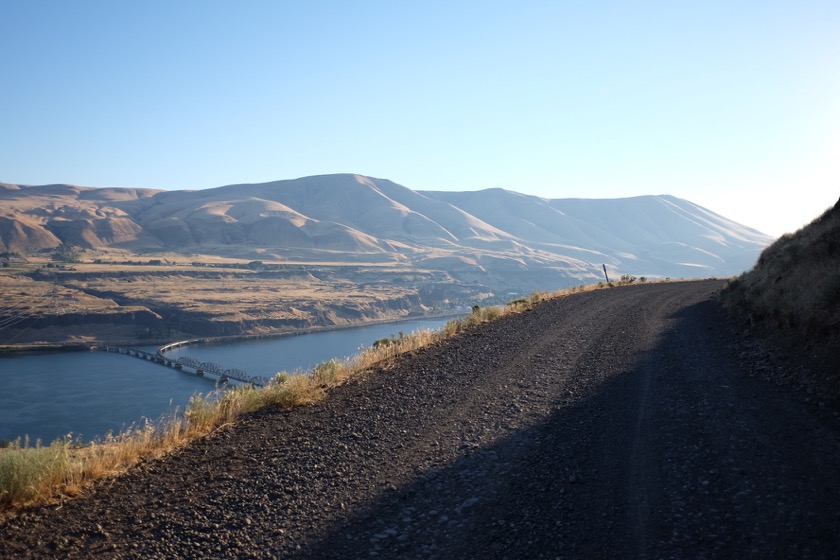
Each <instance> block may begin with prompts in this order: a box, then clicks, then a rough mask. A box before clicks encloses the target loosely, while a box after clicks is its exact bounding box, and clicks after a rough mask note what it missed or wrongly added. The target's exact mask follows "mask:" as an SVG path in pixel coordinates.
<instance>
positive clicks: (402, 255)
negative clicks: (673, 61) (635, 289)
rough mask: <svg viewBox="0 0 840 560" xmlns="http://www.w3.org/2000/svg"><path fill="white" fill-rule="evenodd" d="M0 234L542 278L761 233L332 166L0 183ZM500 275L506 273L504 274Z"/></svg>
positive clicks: (691, 269)
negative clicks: (245, 178)
mask: <svg viewBox="0 0 840 560" xmlns="http://www.w3.org/2000/svg"><path fill="white" fill-rule="evenodd" d="M0 219H2V220H3V221H2V222H0V247H2V248H4V249H5V250H7V251H15V252H22V253H34V252H37V251H42V250H45V249H51V248H54V247H56V246H58V245H59V244H61V243H68V244H73V245H79V246H82V247H89V248H105V247H116V248H121V249H128V250H132V251H136V252H150V251H151V252H154V251H161V250H167V251H179V252H190V253H198V254H211V255H223V256H226V257H238V258H242V259H251V258H254V256H255V255H259V256H260V258H267V259H271V260H277V261H285V262H299V261H330V262H347V263H358V262H378V263H383V262H392V263H403V264H404V263H406V262H408V263H414V264H415V265H418V266H447V265H448V264H452V265H454V266H455V267H456V268H457V269H459V270H462V274H463V275H465V276H464V277H465V278H466V277H469V279H470V281H474V280H475V278H476V275H478V276H482V277H486V278H485V279H486V280H487V281H488V282H491V283H492V282H494V281H495V282H497V283H500V284H505V285H507V284H509V283H510V282H511V281H513V282H516V283H519V284H520V286H519V287H521V288H526V289H537V288H538V289H544V288H556V287H558V286H563V285H568V284H574V283H581V282H587V281H592V280H596V279H599V278H601V277H602V270H601V266H602V265H603V264H606V265H607V267H608V269H611V272H612V273H613V274H615V275H619V274H632V275H636V276H643V275H644V276H649V277H657V276H660V277H665V276H671V277H698V276H719V275H732V274H736V273H739V272H741V271H742V270H744V269H746V268H747V267H749V266H750V265H751V264H752V263H754V262H755V259H756V258H757V256H758V253H759V252H760V250H761V249H762V248H763V247H764V246H766V244H767V243H769V242H770V238H769V237H767V236H766V235H763V234H761V233H759V232H757V231H755V230H751V229H749V228H746V227H744V226H741V225H740V224H736V223H734V222H732V221H730V220H726V219H725V218H723V217H721V216H718V215H716V214H714V213H712V212H710V211H708V210H706V209H703V208H701V207H699V206H697V205H694V204H692V203H690V202H688V201H684V200H680V199H676V198H673V197H667V196H658V197H653V196H651V197H637V198H629V199H617V200H548V199H543V198H539V197H533V196H527V195H522V194H519V193H515V192H511V191H505V190H501V189H491V190H486V191H479V192H470V193H452V192H417V191H413V190H411V189H408V188H406V187H403V186H401V185H398V184H396V183H393V182H391V181H387V180H382V179H374V178H370V177H364V176H360V175H350V174H339V175H325V176H316V177H304V178H301V179H295V180H288V181H275V182H271V183H262V184H253V185H245V184H243V185H229V186H225V187H218V188H213V189H205V190H199V191H155V190H150V189H115V188H105V189H95V188H89V187H75V186H72V185H47V186H41V187H27V186H18V185H4V186H3V188H2V189H0ZM512 279H513V280H512Z"/></svg>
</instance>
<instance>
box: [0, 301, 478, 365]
mask: <svg viewBox="0 0 840 560" xmlns="http://www.w3.org/2000/svg"><path fill="white" fill-rule="evenodd" d="M466 312H467V311H466V310H461V311H460V312H457V313H436V314H429V315H415V316H411V317H401V318H397V319H393V318H391V319H378V320H373V321H364V322H359V323H352V324H348V325H324V326H315V327H307V328H305V329H296V330H293V331H283V332H268V333H260V334H241V335H230V336H210V337H198V338H190V339H186V340H172V339H170V338H165V339H149V340H139V339H134V340H131V341H128V340H122V341H119V340H96V341H90V342H46V343H24V344H7V345H3V346H0V358H3V357H7V356H25V355H38V354H52V353H61V352H88V351H90V350H91V349H93V348H96V347H100V346H121V347H126V348H134V347H136V346H156V345H159V353H160V351H162V350H163V349H164V348H168V347H175V346H173V345H177V346H178V347H180V346H188V345H191V344H228V343H231V342H246V341H251V340H266V339H272V338H283V337H287V336H299V335H304V334H313V333H319V332H331V331H338V330H344V329H353V328H357V327H368V326H373V325H384V324H390V323H393V324H399V323H405V322H409V321H423V320H427V319H428V320H435V319H447V318H453V319H454V318H457V317H460V316H462V315H464V314H465V313H466Z"/></svg>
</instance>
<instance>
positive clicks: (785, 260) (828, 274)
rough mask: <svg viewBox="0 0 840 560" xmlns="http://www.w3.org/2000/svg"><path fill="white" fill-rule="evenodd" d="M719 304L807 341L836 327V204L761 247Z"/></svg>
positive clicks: (839, 304)
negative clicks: (757, 254) (756, 255)
mask: <svg viewBox="0 0 840 560" xmlns="http://www.w3.org/2000/svg"><path fill="white" fill-rule="evenodd" d="M723 298H724V302H725V303H726V304H727V305H729V306H730V307H732V308H734V309H737V310H738V311H739V312H741V313H743V314H744V315H745V316H746V317H748V318H749V320H750V321H751V322H752V323H754V324H765V325H769V326H771V327H772V328H775V329H784V330H786V331H790V332H793V333H798V334H799V335H801V336H802V337H805V338H808V339H810V342H811V343H815V342H818V341H823V340H825V339H826V337H831V335H834V336H835V337H836V336H837V333H838V327H840V202H838V204H837V206H835V207H834V208H832V209H829V210H827V211H826V212H825V213H824V214H823V215H822V216H820V217H819V218H817V219H816V220H814V221H813V222H812V223H811V224H809V225H808V226H806V227H804V228H802V229H800V230H799V231H797V232H796V233H793V234H787V235H784V236H782V237H781V238H779V239H778V240H777V241H776V242H775V243H774V244H772V245H771V246H770V247H768V248H767V249H765V250H764V252H763V253H762V254H761V257H760V258H759V260H758V263H757V264H756V266H755V267H754V268H753V269H752V270H751V271H749V272H747V273H744V274H742V275H741V276H740V277H739V278H737V279H735V280H733V281H731V282H730V283H729V285H728V286H727V289H726V290H725V291H724V294H723Z"/></svg>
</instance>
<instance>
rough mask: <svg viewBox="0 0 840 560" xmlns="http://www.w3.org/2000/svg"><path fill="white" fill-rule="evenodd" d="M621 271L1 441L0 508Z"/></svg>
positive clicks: (39, 497)
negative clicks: (151, 416)
mask: <svg viewBox="0 0 840 560" xmlns="http://www.w3.org/2000/svg"><path fill="white" fill-rule="evenodd" d="M636 281H637V280H636V278H633V277H624V278H622V281H620V282H615V283H609V284H605V283H598V284H593V285H591V286H579V287H575V288H570V289H567V290H562V291H559V292H536V293H534V294H531V295H530V296H528V297H526V298H520V299H517V300H514V301H511V302H509V303H508V304H506V305H504V306H491V307H480V306H478V305H476V306H474V307H473V309H472V312H471V313H470V314H468V315H467V316H465V317H464V318H462V319H455V320H452V321H450V322H448V323H447V324H446V325H445V326H444V327H443V328H442V329H440V330H437V331H432V330H421V331H417V332H414V333H411V334H407V335H406V334H404V333H400V334H399V336H398V337H397V336H395V337H391V338H386V339H380V340H377V341H375V342H374V344H373V345H372V346H370V347H367V348H365V349H364V350H363V351H362V352H360V353H359V354H358V355H356V356H355V357H353V358H350V359H348V360H330V361H327V362H322V363H321V364H318V365H317V366H316V367H315V368H313V369H312V371H310V372H308V373H306V374H290V373H288V372H279V373H278V374H277V375H276V376H275V377H274V378H273V379H272V381H271V382H270V383H269V384H268V385H267V386H266V387H262V388H257V387H254V386H250V385H242V386H234V387H230V388H228V389H225V390H220V391H218V392H215V393H211V394H210V395H196V396H194V397H193V398H192V399H191V400H190V403H189V404H188V405H187V407H186V410H185V411H184V412H183V414H178V413H177V411H176V413H174V414H172V415H171V416H169V417H165V418H162V419H160V420H159V421H157V422H147V423H145V424H143V425H140V426H134V427H132V428H130V429H128V430H127V431H125V432H123V433H121V434H119V435H112V436H108V437H105V438H104V439H102V440H99V441H94V442H91V443H86V444H85V443H82V442H77V441H74V440H72V439H71V438H67V439H64V440H57V441H54V442H52V443H50V444H49V445H44V444H42V443H41V442H40V441H36V442H34V443H32V442H30V441H29V440H28V439H20V438H19V439H17V440H16V441H13V442H6V445H5V447H4V448H2V449H0V513H2V512H3V511H9V510H13V509H17V508H20V507H24V506H28V505H36V504H44V503H50V502H55V501H59V500H60V499H61V498H62V497H72V496H75V495H78V494H80V493H81V492H82V491H84V489H85V488H86V487H88V486H89V485H90V484H92V483H93V482H95V481H97V480H100V479H103V478H108V477H112V476H116V475H118V474H120V473H123V472H125V471H127V470H128V469H129V468H131V467H132V466H134V465H136V464H137V463H139V462H140V461H141V460H147V459H154V458H158V457H162V456H163V455H165V454H167V453H169V452H171V451H173V450H175V449H177V448H178V447H180V446H182V445H184V444H186V443H188V442H189V441H191V440H194V439H196V438H200V437H204V436H206V435H209V434H211V433H213V432H215V431H217V430H220V429H224V428H226V427H228V426H230V425H232V424H233V423H235V422H236V421H237V420H238V419H240V418H242V417H243V416H244V415H246V414H248V413H250V412H254V411H256V410H259V409H261V408H264V407H268V406H271V407H279V408H293V407H297V406H306V405H310V404H313V403H315V402H317V401H319V400H320V399H321V398H323V397H324V395H325V394H326V392H327V391H328V390H329V389H330V388H331V387H335V386H337V385H339V384H341V383H342V382H343V381H345V380H346V379H348V378H349V377H351V376H354V375H359V374H362V373H364V372H369V371H371V370H372V369H373V368H374V367H379V368H382V367H386V368H387V367H388V365H389V363H390V362H391V361H392V360H394V359H395V358H397V357H398V356H400V355H403V354H407V353H411V352H414V351H416V350H419V349H421V348H424V347H428V346H431V345H433V344H435V343H437V342H439V341H441V340H443V339H446V338H449V337H452V336H455V335H457V334H459V333H461V332H463V331H466V330H468V329H470V328H472V327H474V326H476V325H479V324H482V323H486V322H489V321H494V320H496V319H498V318H500V317H503V316H505V315H508V314H511V313H520V312H523V311H526V310H529V309H532V308H533V307H535V306H536V305H537V304H539V303H541V302H544V301H546V300H549V299H552V298H557V297H562V296H566V295H569V294H572V293H576V292H582V291H590V290H595V289H601V288H609V287H614V286H617V285H623V284H631V283H633V282H636Z"/></svg>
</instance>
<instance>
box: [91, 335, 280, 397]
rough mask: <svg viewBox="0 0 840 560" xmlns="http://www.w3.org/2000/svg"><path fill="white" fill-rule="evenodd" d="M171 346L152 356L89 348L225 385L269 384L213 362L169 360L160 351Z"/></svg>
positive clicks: (119, 348)
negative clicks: (210, 376) (214, 379)
mask: <svg viewBox="0 0 840 560" xmlns="http://www.w3.org/2000/svg"><path fill="white" fill-rule="evenodd" d="M172 346H173V345H169V346H164V347H163V348H161V349H160V350H158V351H157V352H156V353H154V354H152V353H151V352H145V351H143V350H137V349H136V348H126V347H123V346H91V347H90V349H91V350H96V351H99V352H113V353H116V354H123V355H126V356H132V357H134V358H140V359H141V360H147V361H150V362H153V363H156V364H160V365H162V366H166V367H170V368H173V369H177V370H192V371H193V372H194V373H195V374H196V375H199V376H203V375H204V374H205V373H210V374H213V375H216V376H217V377H218V378H219V382H220V383H223V384H226V383H228V382H229V381H230V380H231V379H234V380H236V381H241V382H242V383H248V384H250V385H255V386H257V387H264V386H266V385H267V384H268V382H269V379H268V378H267V377H263V376H259V375H258V376H252V375H249V374H248V372H247V371H245V370H242V369H237V368H228V369H225V368H224V367H222V366H220V365H219V364H217V363H215V362H202V361H201V360H196V359H195V358H191V357H189V356H181V357H180V358H178V359H177V360H171V359H169V358H167V357H166V356H164V355H163V353H162V350H164V349H168V348H171V347H172Z"/></svg>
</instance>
